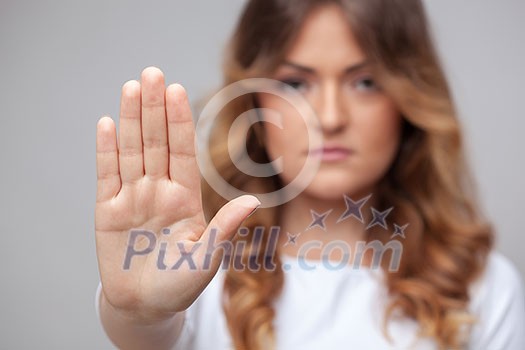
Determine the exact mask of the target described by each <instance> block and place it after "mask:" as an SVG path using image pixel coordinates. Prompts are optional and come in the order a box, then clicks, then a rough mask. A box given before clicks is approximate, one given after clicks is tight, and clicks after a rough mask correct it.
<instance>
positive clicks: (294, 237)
mask: <svg viewBox="0 0 525 350" xmlns="http://www.w3.org/2000/svg"><path fill="white" fill-rule="evenodd" d="M300 234H301V233H300V232H299V233H296V234H295V235H293V234H291V233H290V232H286V235H287V236H288V241H287V242H286V243H285V244H284V245H283V247H286V246H287V245H288V244H293V245H296V244H297V237H299V235H300Z"/></svg>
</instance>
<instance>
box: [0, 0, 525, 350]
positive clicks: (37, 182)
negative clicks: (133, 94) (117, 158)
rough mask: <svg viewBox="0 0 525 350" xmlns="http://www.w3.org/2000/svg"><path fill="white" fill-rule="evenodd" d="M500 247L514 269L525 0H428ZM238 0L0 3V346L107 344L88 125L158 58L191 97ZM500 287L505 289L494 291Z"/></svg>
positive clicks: (213, 65)
mask: <svg viewBox="0 0 525 350" xmlns="http://www.w3.org/2000/svg"><path fill="white" fill-rule="evenodd" d="M426 2H427V4H428V10H429V13H430V18H431V22H432V25H433V26H434V30H435V33H436V39H437V44H438V47H439V50H440V53H441V55H442V57H443V60H444V62H445V68H446V70H447V73H448V75H449V79H450V81H451V84H452V87H453V90H454V93H455V95H456V100H457V104H458V107H459V110H460V112H461V118H462V120H463V121H464V124H465V129H466V135H467V140H468V146H469V154H470V156H471V162H472V165H473V167H474V169H475V173H476V175H477V179H478V182H479V186H480V189H481V198H482V200H483V205H484V208H485V210H486V212H487V213H488V215H489V217H490V218H491V219H492V220H493V222H494V223H495V225H496V227H497V229H498V231H499V236H498V249H499V250H501V251H502V252H504V253H505V255H507V256H508V257H509V258H510V259H511V260H512V261H513V262H514V263H515V264H516V266H517V267H518V268H519V269H520V271H521V272H522V274H523V273H525V254H523V249H522V246H523V245H524V244H525V238H524V237H525V232H524V230H523V214H522V210H523V207H524V205H523V198H525V186H523V183H522V179H524V178H525V165H524V158H525V157H524V156H523V153H522V152H523V150H524V149H525V147H524V146H525V141H524V138H523V137H522V134H523V132H524V131H523V130H525V115H524V113H523V103H524V101H525V96H524V87H523V84H524V82H525V68H524V66H523V62H525V44H524V42H525V40H524V34H525V22H523V21H522V19H523V14H525V2H523V1H519V0H499V1H494V0H493V1H490V0H478V1H461V2H458V1H455V0H454V1H453V0H446V1H445V0H439V1H438V0H427V1H426ZM243 3H244V1H242V0H229V1H203V0H197V1H195V0H193V1H177V0H172V1H169V2H168V1H150V2H148V3H146V2H145V1H143V2H137V1H89V2H88V1H85V2H76V1H33V2H29V1H15V0H1V1H0V50H1V51H0V52H1V56H0V62H1V64H0V92H1V93H0V117H1V122H2V124H1V126H0V136H1V137H0V142H1V144H0V150H1V164H2V167H1V169H2V171H1V181H0V186H1V187H0V190H1V191H0V194H1V196H0V205H1V218H2V220H0V232H1V235H2V236H1V247H2V249H1V250H0V252H1V254H0V280H1V282H0V283H1V289H0V290H1V292H0V293H1V295H0V310H1V312H0V330H1V331H0V332H1V333H0V348H1V349H32V348H49V349H51V348H52V349H72V348H74V349H94V348H97V349H100V348H110V347H111V346H110V343H109V342H108V341H107V340H106V338H105V336H104V334H103V332H102V330H101V328H100V326H99V324H98V322H97V319H96V316H95V312H94V293H95V289H96V286H97V284H98V271H97V264H96V255H95V247H94V234H93V211H94V203H95V185H96V175H95V126H96V121H97V120H98V118H99V117H100V116H101V115H103V114H109V115H111V116H112V117H114V118H115V117H116V116H117V115H118V101H119V95H120V87H121V85H122V83H124V82H125V81H126V80H128V79H137V78H138V77H139V74H140V72H141V70H142V69H143V68H145V67H146V66H149V65H156V66H158V67H160V68H161V69H163V71H164V72H165V74H166V78H167V81H168V82H180V83H182V84H183V85H184V86H185V87H186V88H187V90H188V92H189V95H190V97H191V98H192V99H193V100H196V99H197V98H198V97H202V96H203V95H204V94H205V93H207V92H209V91H210V89H212V88H214V87H216V86H217V84H218V83H219V81H220V58H221V55H222V52H223V49H222V48H223V45H224V42H225V40H226V38H227V37H228V35H229V33H230V31H231V29H232V27H233V25H234V22H235V19H236V17H237V15H238V11H239V9H240V7H241V6H242V4H243ZM502 287H503V286H502Z"/></svg>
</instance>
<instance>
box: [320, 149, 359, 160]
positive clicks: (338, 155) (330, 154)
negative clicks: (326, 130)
mask: <svg viewBox="0 0 525 350" xmlns="http://www.w3.org/2000/svg"><path fill="white" fill-rule="evenodd" d="M353 153H354V151H353V150H351V149H349V148H347V147H342V146H325V147H322V148H318V149H314V150H312V153H311V155H312V156H314V157H320V158H321V161H323V162H338V161H342V160H345V159H347V158H348V157H349V156H350V155H352V154H353Z"/></svg>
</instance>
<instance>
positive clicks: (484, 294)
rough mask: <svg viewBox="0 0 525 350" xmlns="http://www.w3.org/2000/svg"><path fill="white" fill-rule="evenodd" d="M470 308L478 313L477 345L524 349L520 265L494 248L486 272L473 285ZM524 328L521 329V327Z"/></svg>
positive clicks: (524, 313) (524, 315) (524, 305)
mask: <svg viewBox="0 0 525 350" xmlns="http://www.w3.org/2000/svg"><path fill="white" fill-rule="evenodd" d="M470 295H471V301H470V306H469V309H470V312H471V313H472V314H473V315H474V316H475V317H476V319H477V323H476V325H475V326H474V328H473V336H472V338H471V339H473V342H475V343H476V345H475V347H473V348H477V349H503V348H505V349H524V348H525V335H524V333H523V331H522V328H523V325H524V324H525V294H524V284H523V279H522V277H521V275H520V273H519V271H518V269H517V268H516V266H515V265H514V264H513V263H512V262H511V261H510V260H509V259H508V258H507V257H505V256H504V255H503V254H501V253H500V252H497V251H492V252H491V253H490V254H489V256H488V260H487V264H486V266H485V269H484V271H483V273H482V274H481V275H480V276H479V278H478V279H477V280H476V281H475V282H474V283H473V284H472V285H471V288H470ZM520 329H521V330H520Z"/></svg>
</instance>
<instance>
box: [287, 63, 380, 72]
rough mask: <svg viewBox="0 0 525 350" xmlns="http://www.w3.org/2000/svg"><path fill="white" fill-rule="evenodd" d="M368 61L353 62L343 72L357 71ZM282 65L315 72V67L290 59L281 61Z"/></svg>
mask: <svg viewBox="0 0 525 350" xmlns="http://www.w3.org/2000/svg"><path fill="white" fill-rule="evenodd" d="M369 63H370V62H369V61H362V62H359V63H356V64H353V65H351V66H349V67H347V68H345V70H344V71H345V74H350V73H353V72H355V71H358V70H360V69H362V68H364V67H366V66H367V65H368V64H369ZM282 65H284V66H288V67H292V68H295V69H297V70H300V71H302V72H305V73H310V74H315V69H313V68H310V67H306V66H303V65H301V64H298V63H294V62H291V61H284V62H283V63H282Z"/></svg>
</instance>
